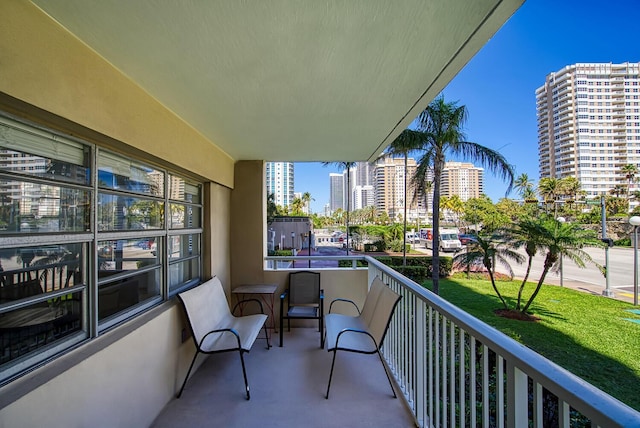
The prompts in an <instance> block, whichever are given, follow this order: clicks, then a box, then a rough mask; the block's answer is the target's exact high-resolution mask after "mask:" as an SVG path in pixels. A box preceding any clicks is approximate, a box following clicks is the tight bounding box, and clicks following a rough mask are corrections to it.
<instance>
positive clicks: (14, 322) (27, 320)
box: [0, 291, 83, 364]
mask: <svg viewBox="0 0 640 428" xmlns="http://www.w3.org/2000/svg"><path fill="white" fill-rule="evenodd" d="M82 296H83V293H82V292H80V291H78V292H75V293H69V294H66V295H63V296H60V297H57V298H55V299H51V300H49V301H47V302H40V303H35V304H33V305H30V306H27V307H23V308H20V309H15V310H12V311H8V312H4V313H0V364H5V363H8V362H10V361H13V360H16V359H18V358H21V357H23V356H24V355H26V354H29V353H32V352H34V351H37V350H39V349H41V348H44V347H49V346H51V345H52V344H54V343H55V342H56V341H59V340H61V339H63V338H64V337H66V336H68V335H70V334H72V333H76V332H79V331H82V330H83V326H82V319H83V316H82V308H83V305H82Z"/></svg>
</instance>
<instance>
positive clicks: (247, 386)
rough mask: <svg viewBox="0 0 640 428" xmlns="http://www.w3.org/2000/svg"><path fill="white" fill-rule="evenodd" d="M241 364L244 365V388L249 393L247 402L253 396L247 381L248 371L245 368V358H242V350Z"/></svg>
mask: <svg viewBox="0 0 640 428" xmlns="http://www.w3.org/2000/svg"><path fill="white" fill-rule="evenodd" d="M238 352H240V362H241V363H242V376H243V377H244V387H245V389H246V391H247V400H249V399H251V395H250V394H249V382H248V381H247V370H246V369H245V367H244V357H243V356H242V349H241V350H240V351H238Z"/></svg>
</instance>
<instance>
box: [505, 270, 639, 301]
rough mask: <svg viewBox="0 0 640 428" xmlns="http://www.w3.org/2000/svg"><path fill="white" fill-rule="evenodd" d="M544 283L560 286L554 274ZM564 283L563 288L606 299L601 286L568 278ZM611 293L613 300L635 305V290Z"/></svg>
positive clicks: (624, 289)
mask: <svg viewBox="0 0 640 428" xmlns="http://www.w3.org/2000/svg"><path fill="white" fill-rule="evenodd" d="M518 279H522V278H518ZM544 283H545V284H548V285H555V286H560V278H559V277H557V276H555V275H553V274H549V275H547V277H546V278H545V281H544ZM562 283H563V286H564V287H566V288H572V289H574V290H578V291H582V292H585V293H590V294H593V295H596V296H603V297H604V295H603V294H602V292H603V291H604V290H605V288H604V287H603V286H601V285H594V284H589V283H586V282H581V281H573V280H567V279H566V278H565V279H564V280H563V281H562ZM611 291H612V292H613V297H611V298H612V299H616V300H622V301H623V302H628V303H633V289H629V290H627V288H611Z"/></svg>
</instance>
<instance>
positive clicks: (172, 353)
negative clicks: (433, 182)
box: [0, 256, 640, 427]
mask: <svg viewBox="0 0 640 428" xmlns="http://www.w3.org/2000/svg"><path fill="white" fill-rule="evenodd" d="M268 259H269V260H267V261H266V262H265V263H266V265H274V261H280V259H281V258H268ZM297 259H300V260H298V262H300V261H301V262H302V264H304V265H305V268H307V266H306V263H307V260H311V261H312V262H313V263H314V265H313V267H312V269H313V270H317V271H319V272H321V275H322V286H323V288H324V289H325V296H326V297H325V298H326V299H327V301H328V302H330V301H331V300H332V299H333V298H336V297H346V298H350V299H354V300H355V301H356V302H359V303H362V302H363V301H364V298H365V296H366V292H367V284H368V283H369V282H370V281H371V280H372V279H373V278H374V277H379V278H381V279H382V280H383V282H385V283H386V284H387V285H388V286H389V287H390V288H392V289H393V290H395V291H396V292H397V293H399V294H400V295H401V296H402V299H401V300H400V303H399V305H398V307H397V308H396V311H395V313H394V315H393V317H392V319H391V323H390V326H389V329H388V332H387V335H386V337H385V341H384V345H383V348H382V355H383V358H384V360H385V364H386V365H387V367H388V368H389V371H390V373H391V374H392V377H393V382H394V388H395V391H396V393H397V395H398V399H394V398H393V396H392V393H391V391H390V388H389V383H388V381H387V379H386V376H385V374H384V371H383V368H382V367H381V365H380V361H379V360H378V358H377V356H376V355H361V354H351V353H347V352H340V353H338V355H337V358H336V368H335V373H334V376H333V382H332V385H331V395H330V397H329V399H328V400H327V399H325V398H324V394H325V392H326V388H327V381H328V376H329V370H330V367H331V358H332V355H331V354H329V353H328V352H327V351H326V350H323V349H320V348H319V346H318V334H319V333H318V331H317V327H316V326H315V325H313V324H306V325H305V324H293V325H292V327H293V328H292V329H291V332H289V331H286V332H284V346H283V347H282V348H281V347H278V346H277V345H278V343H277V341H276V340H275V338H276V336H277V334H276V333H275V331H273V332H272V333H273V334H272V339H271V341H272V344H273V345H274V346H273V348H271V349H269V350H267V349H266V348H265V341H264V340H258V341H256V343H255V344H254V345H253V348H252V350H251V352H250V353H249V354H246V356H245V361H246V364H247V373H248V380H249V385H250V388H251V400H250V401H246V400H245V398H244V386H243V381H242V370H241V367H240V363H239V361H238V360H239V359H238V357H237V354H234V353H229V354H217V355H212V356H209V357H207V358H203V359H202V360H199V367H198V368H197V369H196V370H195V372H194V373H193V375H192V376H191V378H190V380H189V382H188V383H187V386H186V388H185V390H184V393H183V395H182V397H181V398H180V399H176V398H174V397H175V394H176V392H177V390H178V389H179V388H180V385H181V382H182V380H183V377H184V375H185V373H186V365H185V364H188V362H189V361H190V359H191V358H192V355H193V350H194V348H193V344H192V343H191V341H190V339H189V340H186V341H185V342H184V343H182V344H180V343H178V344H176V342H177V341H176V338H178V337H180V336H182V338H183V339H188V338H185V337H184V333H181V329H183V327H184V319H183V315H182V309H181V307H180V306H179V305H177V304H176V302H173V301H170V302H166V303H164V304H163V305H162V306H161V307H157V308H155V309H153V310H151V311H150V312H149V313H148V314H147V315H146V316H145V317H143V318H144V319H137V320H134V321H133V322H132V323H131V324H130V325H129V326H125V327H124V328H120V329H118V330H117V331H114V334H113V335H106V336H103V337H101V338H99V339H97V340H96V341H94V342H93V344H92V346H89V349H87V348H85V349H83V350H81V351H79V352H75V353H74V352H72V353H71V354H70V355H68V356H66V357H63V358H60V359H59V360H57V362H56V364H53V365H49V366H48V368H47V369H44V370H40V371H38V370H36V371H35V372H34V373H31V374H30V375H27V376H25V377H24V378H23V379H21V380H19V381H17V382H14V384H13V385H11V386H10V387H9V388H7V389H5V391H4V394H3V396H2V398H1V399H0V401H1V403H0V404H1V405H2V410H1V411H0V420H2V421H3V422H4V423H5V425H6V426H20V422H24V421H25V420H31V421H36V420H37V419H28V418H27V417H26V416H25V413H24V412H25V409H26V408H25V406H35V407H33V409H35V408H38V409H40V408H42V407H44V410H45V412H44V414H46V417H47V418H48V421H49V423H53V425H54V426H87V425H89V424H90V425H91V426H152V427H169V426H177V425H180V426H203V425H209V424H213V425H215V426H225V427H234V426H237V427H244V426H256V425H259V426H267V427H269V426H301V425H304V426H311V427H314V426H318V427H319V426H363V427H364V426H366V427H369V426H400V427H409V426H421V427H422V426H436V427H449V426H458V425H464V426H470V425H472V423H471V421H475V422H477V426H490V425H491V426H492V424H493V423H495V421H496V420H501V421H503V422H504V426H509V427H520V426H542V423H543V422H542V421H543V418H546V417H548V416H549V415H548V413H545V412H548V410H545V409H548V408H549V407H551V408H553V409H555V410H553V412H552V413H553V415H555V416H554V417H555V418H557V419H558V420H559V424H560V426H563V425H562V421H567V422H568V421H569V419H570V418H575V417H576V414H577V413H576V412H578V413H580V414H581V415H583V416H584V417H586V418H588V419H590V420H591V423H592V426H602V427H617V426H620V427H622V426H632V424H634V423H637V422H638V421H639V420H640V413H638V412H636V411H634V410H633V409H631V408H629V407H628V406H626V405H624V404H623V403H621V402H619V401H618V400H616V399H614V398H612V397H610V396H609V395H607V394H606V393H604V392H602V391H600V390H598V389H596V388H595V387H593V386H591V385H589V384H587V383H586V382H584V381H583V380H581V379H580V378H578V377H576V376H574V375H572V374H571V373H569V372H568V371H566V370H564V369H562V368H561V367H559V366H557V365H556V364H554V363H553V362H551V361H549V360H547V359H545V358H544V357H542V356H540V355H539V354H537V353H535V352H533V351H532V350H530V349H528V348H526V347H525V346H523V345H521V344H519V343H517V342H515V341H514V340H512V339H511V338H509V337H507V336H506V335H504V334H502V333H500V332H498V331H497V330H495V329H494V328H492V327H490V326H488V325H486V324H484V323H482V322H481V321H479V320H477V319H476V318H474V317H472V316H471V315H469V314H468V313H466V312H464V311H462V310H460V309H459V308H457V307H455V306H453V305H452V304H451V303H449V302H447V301H445V300H443V299H441V298H440V297H438V296H436V295H434V294H432V293H430V292H429V291H426V290H425V289H423V288H422V287H421V286H419V285H418V284H416V283H415V282H413V281H411V280H409V279H407V278H406V277H404V276H402V275H400V274H399V273H397V272H396V271H394V270H392V269H390V268H389V267H387V266H385V265H383V264H381V263H380V262H378V261H377V260H375V259H372V258H370V257H361V256H351V257H336V258H333V259H332V258H331V257H325V258H321V257H310V258H309V257H306V258H305V257H297ZM337 259H348V260H350V261H351V264H350V267H347V268H337V267H331V264H332V263H334V264H337V262H336V261H335V260H337ZM362 262H364V263H366V264H368V267H356V266H357V265H358V264H359V263H362ZM318 263H320V264H318ZM275 265H276V266H277V264H275ZM292 267H293V265H292V264H289V265H288V266H287V267H286V268H284V269H275V270H272V269H266V270H265V272H264V273H265V281H266V282H270V283H271V282H273V283H276V284H278V286H279V287H282V286H283V285H284V283H285V282H286V278H287V275H288V273H289V272H290V271H291V269H292ZM274 309H275V315H276V317H277V310H278V308H277V305H276V307H275V308H274ZM301 322H304V321H301ZM152 332H153V334H150V333H152ZM159 332H163V334H162V335H160V334H159ZM149 337H153V340H149ZM163 337H164V338H163ZM98 342H101V343H98ZM92 347H93V348H95V349H92ZM74 361H75V364H74ZM52 366H53V367H52ZM61 391H64V392H65V393H64V394H61V393H60V392H61ZM38 397H47V400H45V401H44V402H43V401H42V400H39V399H38ZM82 397H95V399H94V400H90V401H89V402H84V404H83V405H81V406H79V407H78V408H76V409H75V411H74V412H55V410H54V409H56V408H57V409H61V408H65V403H67V404H68V403H69V402H81V401H76V400H80V399H82ZM551 397H555V398H551ZM34 400H39V401H38V404H37V405H36V402H35V401H34ZM106 403H109V404H108V405H107V404H106ZM40 410H41V409H40ZM40 410H38V412H36V413H40ZM116 410H117V411H116ZM32 411H33V410H32ZM101 412H107V414H105V415H103V416H102V418H104V419H101V417H100V416H99V414H100V413H101ZM461 415H462V416H461ZM461 417H462V418H463V419H464V420H461ZM21 418H22V419H21ZM25 418H27V419H25ZM564 426H568V425H564Z"/></svg>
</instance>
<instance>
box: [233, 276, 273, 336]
mask: <svg viewBox="0 0 640 428" xmlns="http://www.w3.org/2000/svg"><path fill="white" fill-rule="evenodd" d="M277 288H278V286H277V285H276V284H243V285H239V286H237V287H235V288H234V289H233V290H231V293H232V294H235V295H236V296H237V297H236V299H237V300H238V301H241V300H244V299H245V298H246V296H247V295H255V296H257V297H258V298H259V299H260V301H261V302H262V303H264V304H265V305H266V306H267V312H268V314H267V315H268V317H269V318H268V319H267V327H268V329H267V331H269V332H270V330H273V331H274V332H275V333H277V330H276V322H275V317H274V315H273V308H274V304H275V293H276V289H277ZM238 308H239V309H240V315H242V311H243V309H244V304H241V305H240V306H238ZM269 319H270V320H271V321H269ZM269 339H271V336H269Z"/></svg>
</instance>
